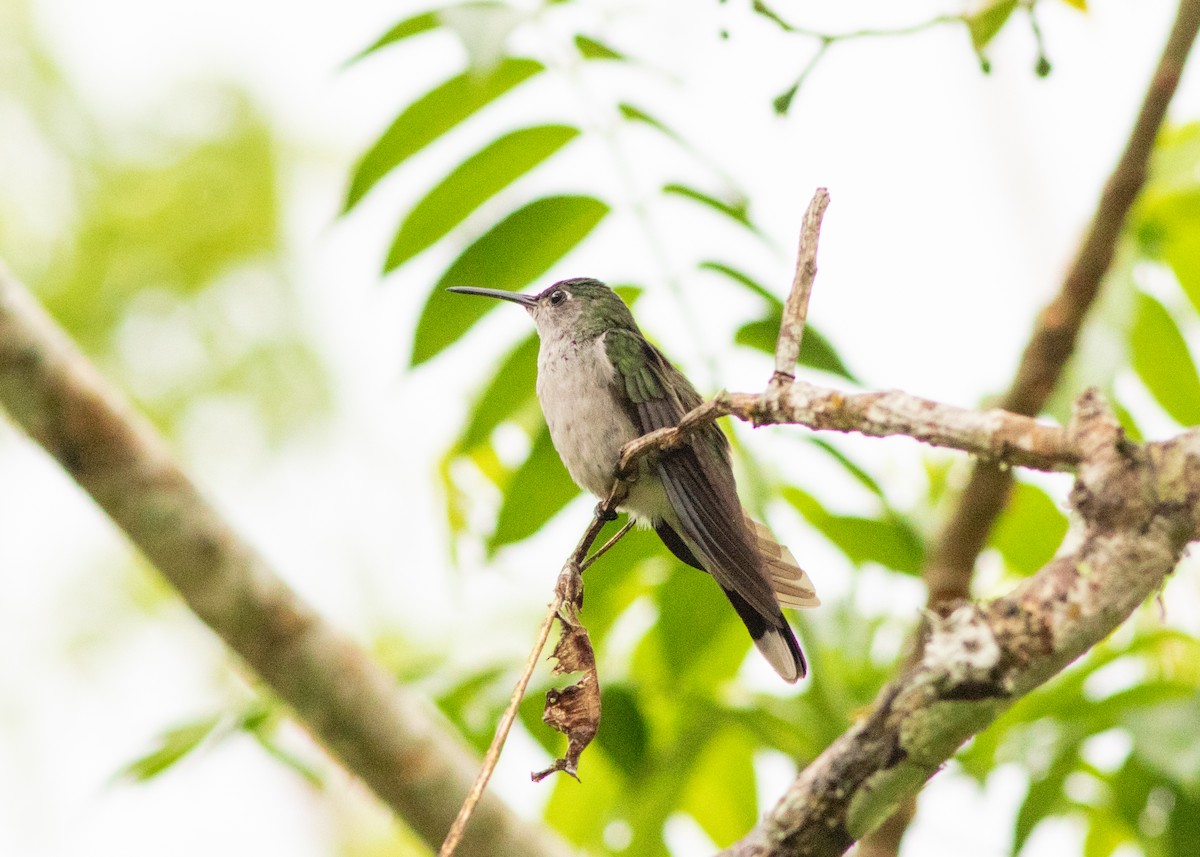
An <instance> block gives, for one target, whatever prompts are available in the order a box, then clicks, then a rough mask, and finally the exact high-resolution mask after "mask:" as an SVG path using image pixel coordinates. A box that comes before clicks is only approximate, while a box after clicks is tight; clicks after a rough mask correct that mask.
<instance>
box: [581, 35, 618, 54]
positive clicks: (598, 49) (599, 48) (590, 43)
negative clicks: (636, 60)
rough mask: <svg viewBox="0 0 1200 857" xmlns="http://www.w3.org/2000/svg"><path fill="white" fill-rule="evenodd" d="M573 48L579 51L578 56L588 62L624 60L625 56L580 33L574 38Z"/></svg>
mask: <svg viewBox="0 0 1200 857" xmlns="http://www.w3.org/2000/svg"><path fill="white" fill-rule="evenodd" d="M575 47H576V48H577V49H578V50H579V53H580V55H581V56H582V57H583V58H584V59H588V60H624V59H625V56H624V55H623V54H619V53H617V52H616V51H614V50H613V49H612V48H610V47H609V46H608V45H605V44H602V43H600V42H598V41H596V40H595V39H593V38H591V37H590V36H585V35H583V34H582V33H580V34H579V35H577V36H576V37H575Z"/></svg>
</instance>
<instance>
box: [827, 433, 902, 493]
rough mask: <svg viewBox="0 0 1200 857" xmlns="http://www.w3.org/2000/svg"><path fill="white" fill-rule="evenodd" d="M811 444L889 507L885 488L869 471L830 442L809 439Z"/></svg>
mask: <svg viewBox="0 0 1200 857" xmlns="http://www.w3.org/2000/svg"><path fill="white" fill-rule="evenodd" d="M809 443H811V444H812V445H813V446H815V447H817V449H819V450H821V451H822V452H824V453H825V454H826V455H828V456H829V457H830V458H832V459H833V460H834V461H836V462H837V463H838V464H840V465H842V467H844V468H845V469H846V472H847V473H849V474H850V475H851V476H853V477H854V478H855V480H857V481H858V483H859V484H861V485H862V486H863V487H865V488H866V489H867V490H868V491H870V492H871V493H872V494H874V495H875V496H876V497H878V498H879V499H880V500H882V501H883V502H884V504H885V505H887V497H886V496H885V495H884V493H883V487H882V486H881V485H880V484H879V483H878V482H876V481H875V477H873V476H871V474H869V473H867V471H865V470H863V469H862V467H860V466H859V465H858V464H857V463H855V462H854V461H852V460H851V459H850V457H849V456H847V455H846V453H844V452H842V451H841V450H840V449H838V448H837V447H836V446H834V445H833V444H832V443H830V442H829V441H827V440H825V439H823V438H820V437H812V438H809Z"/></svg>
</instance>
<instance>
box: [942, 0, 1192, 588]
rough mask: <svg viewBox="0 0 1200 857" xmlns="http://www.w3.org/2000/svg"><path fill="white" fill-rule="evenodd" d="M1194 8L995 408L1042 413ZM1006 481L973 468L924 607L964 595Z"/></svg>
mask: <svg viewBox="0 0 1200 857" xmlns="http://www.w3.org/2000/svg"><path fill="white" fill-rule="evenodd" d="M1198 28H1200V0H1181V2H1180V4H1179V11H1178V13H1177V15H1176V18H1175V23H1174V24H1173V26H1172V28H1171V33H1170V35H1169V36H1168V38H1167V43H1166V46H1165V47H1164V48H1163V53H1162V57H1161V58H1160V59H1159V63H1158V67H1157V68H1156V69H1155V72H1154V76H1153V77H1152V78H1151V80H1150V85H1149V87H1148V88H1147V90H1146V94H1145V96H1144V98H1143V100H1142V106H1141V110H1140V111H1139V112H1138V116H1137V120H1136V121H1135V122H1134V125H1133V130H1132V131H1131V132H1130V135H1129V140H1128V142H1127V143H1126V144H1125V150H1124V152H1122V154H1121V157H1120V160H1118V161H1117V164H1116V166H1115V167H1114V168H1113V172H1112V175H1111V176H1110V177H1109V179H1108V182H1107V183H1106V184H1105V186H1104V191H1103V193H1102V194H1101V196H1100V201H1099V203H1098V204H1097V206H1096V213H1095V214H1094V215H1093V217H1092V223H1091V226H1090V227H1089V229H1088V232H1087V234H1086V235H1085V237H1084V239H1083V243H1082V244H1081V245H1080V247H1079V252H1078V254H1077V255H1076V257H1075V261H1074V262H1073V263H1072V265H1071V267H1070V269H1069V270H1068V272H1067V275H1066V278H1065V279H1064V280H1063V284H1062V289H1061V290H1060V291H1059V293H1058V295H1057V296H1056V297H1055V298H1054V300H1053V301H1051V303H1050V305H1049V306H1047V307H1046V308H1045V309H1044V310H1043V311H1042V313H1041V315H1040V316H1039V317H1038V324H1037V327H1036V328H1035V329H1034V331H1033V335H1032V337H1031V338H1030V340H1029V344H1028V345H1027V346H1026V347H1025V352H1024V354H1023V355H1022V357H1021V363H1020V366H1019V368H1018V369H1017V373H1016V377H1015V378H1014V380H1013V384H1012V386H1011V387H1010V388H1009V390H1008V392H1007V393H1006V394H1005V395H1004V397H1003V398H1002V399H1001V401H1000V407H1002V408H1004V409H1005V410H1008V411H1012V412H1013V413H1018V414H1026V415H1029V416H1033V415H1035V414H1037V413H1038V412H1039V411H1041V409H1042V408H1043V407H1045V404H1046V402H1047V400H1048V399H1049V398H1050V394H1051V393H1053V392H1054V387H1055V386H1056V385H1057V384H1058V380H1059V378H1060V377H1061V376H1062V372H1063V368H1064V367H1065V366H1066V363H1067V360H1068V359H1069V358H1070V357H1071V354H1072V353H1073V352H1074V350H1075V342H1076V340H1077V339H1078V336H1079V330H1080V327H1081V326H1082V324H1083V320H1084V317H1085V316H1086V314H1087V312H1088V310H1089V309H1090V308H1091V306H1092V304H1093V303H1094V302H1095V300H1096V296H1097V294H1098V293H1099V291H1100V285H1101V283H1102V281H1103V279H1104V276H1105V275H1106V274H1107V273H1108V269H1109V266H1110V265H1111V264H1112V259H1113V255H1114V253H1115V252H1116V247H1117V242H1118V241H1119V240H1120V237H1121V232H1122V230H1123V228H1124V226H1125V220H1126V218H1127V217H1128V215H1129V211H1130V209H1131V208H1132V207H1133V203H1134V200H1135V199H1136V198H1137V195H1138V193H1139V192H1140V191H1141V189H1142V186H1143V185H1144V184H1145V181H1146V171H1147V165H1148V163H1149V161H1150V155H1151V153H1152V152H1153V149H1154V141H1155V139H1156V138H1157V136H1158V130H1159V128H1160V127H1161V126H1162V123H1163V120H1164V118H1165V117H1166V114H1167V106H1168V105H1169V104H1170V102H1171V98H1172V96H1173V95H1174V94H1175V89H1176V87H1177V86H1178V85H1179V79H1180V77H1181V75H1182V74H1183V67H1184V64H1185V63H1186V62H1187V58H1188V54H1189V52H1190V51H1191V48H1192V43H1193V42H1194V41H1195V38H1196V31H1197V29H1198ZM1011 486H1012V476H1011V475H1010V474H1009V473H1008V472H1005V471H1001V470H999V469H997V468H996V467H995V466H993V465H991V464H988V463H980V464H978V465H976V466H975V468H974V470H973V472H972V474H971V478H970V480H969V481H968V483H967V486H966V488H965V489H964V490H963V493H962V497H961V500H960V501H959V504H958V507H957V509H956V511H955V513H954V515H953V517H952V518H951V519H950V520H949V521H948V522H947V524H946V527H945V529H944V530H943V531H942V534H941V537H940V538H939V539H938V540H937V541H936V543H935V544H934V548H933V550H932V552H931V554H930V561H929V564H928V566H927V568H926V572H925V578H926V581H927V583H928V588H929V605H930V607H931V608H935V609H936V608H940V607H941V606H943V605H949V604H952V603H954V602H955V601H957V600H960V599H964V598H967V597H968V595H969V594H970V583H971V572H972V570H973V569H974V567H975V559H976V558H977V557H978V556H979V553H980V551H982V550H983V546H984V544H985V543H986V542H987V538H988V533H989V532H991V528H992V524H993V523H994V522H995V520H996V518H997V517H998V516H999V515H1000V512H1001V511H1002V510H1003V509H1004V506H1005V504H1006V503H1007V501H1008V495H1009V491H1010V489H1011Z"/></svg>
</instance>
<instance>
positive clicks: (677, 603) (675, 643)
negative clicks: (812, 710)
mask: <svg viewBox="0 0 1200 857" xmlns="http://www.w3.org/2000/svg"><path fill="white" fill-rule="evenodd" d="M657 601H658V624H657V625H655V627H654V629H653V631H652V632H651V633H652V634H653V635H654V636H655V637H657V638H658V643H659V647H660V649H661V651H662V654H663V659H664V663H665V666H666V668H667V673H668V675H670V676H671V678H672V681H673V682H674V683H675V684H676V685H677V686H678V684H679V683H680V681H681V679H682V678H683V677H690V678H692V679H694V680H695V681H698V682H700V683H701V684H703V685H704V686H706V687H713V686H715V685H717V684H720V683H721V682H723V681H726V680H727V679H729V678H730V677H732V676H733V675H734V674H735V673H736V672H737V671H738V668H739V667H740V666H741V664H742V661H743V660H745V658H746V651H747V649H749V647H750V635H749V634H747V633H746V631H745V629H744V628H743V627H742V624H741V622H740V621H738V618H737V614H736V613H735V612H734V611H733V608H732V607H731V606H730V605H729V600H728V599H727V598H726V597H725V593H723V592H722V591H721V587H719V586H717V584H716V582H715V581H713V579H712V578H711V577H710V576H709V575H707V574H705V573H704V572H701V571H698V570H696V569H694V568H690V567H688V566H685V565H683V564H682V563H678V562H677V563H676V564H675V568H674V570H673V571H672V573H671V576H670V577H668V578H667V580H666V582H665V583H663V584H662V586H660V587H659V588H658V592H657ZM700 629H703V630H700Z"/></svg>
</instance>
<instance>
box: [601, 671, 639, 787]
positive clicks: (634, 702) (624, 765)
mask: <svg viewBox="0 0 1200 857" xmlns="http://www.w3.org/2000/svg"><path fill="white" fill-rule="evenodd" d="M603 710H604V721H603V722H602V723H601V726H600V731H599V733H598V734H597V735H596V744H597V746H599V747H602V748H603V749H604V752H606V753H608V755H609V756H611V757H612V760H613V762H614V763H615V764H616V765H617V767H619V768H620V769H621V771H622V773H623V774H624V775H625V776H627V777H635V776H637V775H638V774H639V773H640V772H641V771H643V770H644V769H645V768H646V761H647V757H646V754H647V745H648V743H649V735H648V727H647V726H646V720H645V718H644V717H643V716H642V712H641V710H640V709H639V708H638V696H637V693H636V691H635V689H634V688H631V687H630V686H629V685H625V684H612V683H606V684H605V685H604V688H603Z"/></svg>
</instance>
